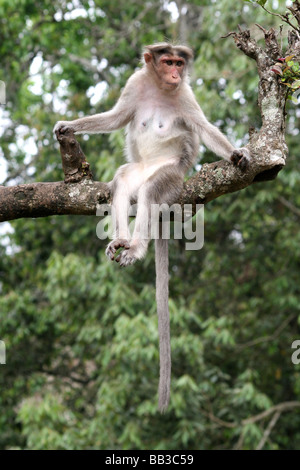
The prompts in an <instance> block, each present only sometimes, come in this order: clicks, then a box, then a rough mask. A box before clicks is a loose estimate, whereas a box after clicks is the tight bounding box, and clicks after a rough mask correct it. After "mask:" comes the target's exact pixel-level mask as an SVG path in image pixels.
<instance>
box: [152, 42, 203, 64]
mask: <svg viewBox="0 0 300 470" xmlns="http://www.w3.org/2000/svg"><path fill="white" fill-rule="evenodd" d="M145 53H150V54H152V55H153V56H154V58H155V59H157V57H159V56H160V55H162V54H167V55H171V56H172V55H178V56H179V57H182V58H183V59H184V60H185V61H186V63H187V64H188V63H189V62H191V61H192V60H193V58H194V54H193V51H192V49H191V48H190V47H188V46H183V45H175V44H171V43H169V42H157V43H155V44H151V45H149V46H145V47H144V51H143V56H144V54H145Z"/></svg>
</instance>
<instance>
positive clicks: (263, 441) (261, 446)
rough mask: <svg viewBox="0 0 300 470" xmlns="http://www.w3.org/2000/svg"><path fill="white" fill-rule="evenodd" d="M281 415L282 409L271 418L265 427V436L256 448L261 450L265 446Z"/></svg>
mask: <svg viewBox="0 0 300 470" xmlns="http://www.w3.org/2000/svg"><path fill="white" fill-rule="evenodd" d="M280 416H281V411H277V412H276V413H275V414H274V416H273V418H272V419H271V421H270V422H269V424H268V426H267V428H266V429H265V432H264V434H263V437H262V438H261V440H260V442H259V443H258V446H257V447H256V450H261V449H262V448H263V447H264V445H265V443H266V441H267V439H268V438H269V436H270V434H271V431H272V429H273V428H274V426H275V424H276V423H277V421H278V419H279V418H280Z"/></svg>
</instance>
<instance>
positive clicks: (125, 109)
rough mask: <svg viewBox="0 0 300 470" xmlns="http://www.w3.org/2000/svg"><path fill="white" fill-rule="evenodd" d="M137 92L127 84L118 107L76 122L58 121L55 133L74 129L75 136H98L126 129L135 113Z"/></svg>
mask: <svg viewBox="0 0 300 470" xmlns="http://www.w3.org/2000/svg"><path fill="white" fill-rule="evenodd" d="M135 104H136V98H135V91H134V89H133V86H132V84H131V83H127V85H126V86H125V88H124V91H123V93H122V94H121V96H120V98H119V100H118V102H117V103H116V105H115V106H114V107H113V108H112V109H111V110H110V111H106V112H104V113H100V114H94V115H93V116H86V117H83V118H80V119H75V120H74V121H58V122H57V123H56V124H55V126H54V129H53V132H54V133H55V132H56V131H58V130H60V132H64V130H65V129H66V128H72V129H74V131H75V134H82V133H84V132H86V133H88V134H97V133H105V132H111V131H114V130H117V129H120V128H122V127H125V126H126V125H127V124H128V123H129V122H130V121H131V119H132V118H133V116H134V113H135V107H136V106H135Z"/></svg>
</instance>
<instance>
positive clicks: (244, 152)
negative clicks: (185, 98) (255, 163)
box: [187, 95, 250, 169]
mask: <svg viewBox="0 0 300 470" xmlns="http://www.w3.org/2000/svg"><path fill="white" fill-rule="evenodd" d="M187 108H188V109H189V114H188V116H189V118H188V119H189V120H190V122H191V127H192V129H193V131H194V132H196V133H197V134H198V135H199V137H200V139H201V141H202V142H203V144H204V145H205V146H206V147H207V148H208V149H209V150H212V151H213V152H214V153H215V154H216V155H218V156H219V157H222V158H224V159H225V160H228V161H231V162H232V163H233V164H235V165H238V166H239V167H240V168H242V169H245V168H246V166H247V164H248V163H249V160H250V152H249V150H248V149H247V148H245V147H242V148H239V149H236V148H235V147H234V146H233V145H232V144H231V143H230V142H229V140H228V139H227V138H226V137H225V135H224V134H222V132H221V131H220V130H219V129H218V128H217V127H216V126H214V125H213V124H211V123H210V122H209V121H208V120H207V118H206V116H205V114H204V113H203V111H202V109H201V108H200V106H199V104H198V103H197V101H196V99H195V98H194V96H191V95H190V96H189V103H188V107H187Z"/></svg>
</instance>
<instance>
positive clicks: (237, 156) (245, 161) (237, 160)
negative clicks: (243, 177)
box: [230, 148, 250, 171]
mask: <svg viewBox="0 0 300 470" xmlns="http://www.w3.org/2000/svg"><path fill="white" fill-rule="evenodd" d="M230 160H231V161H232V163H233V164H234V165H237V166H238V167H239V168H240V169H241V170H243V171H244V170H246V169H247V167H248V165H249V160H250V153H249V151H248V149H246V148H240V149H237V150H234V151H233V152H232V155H231V157H230Z"/></svg>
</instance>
